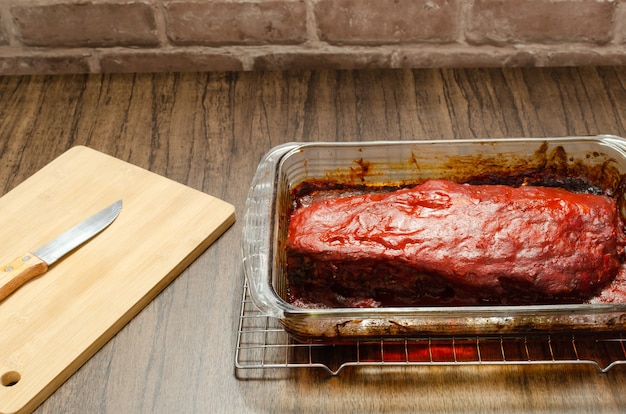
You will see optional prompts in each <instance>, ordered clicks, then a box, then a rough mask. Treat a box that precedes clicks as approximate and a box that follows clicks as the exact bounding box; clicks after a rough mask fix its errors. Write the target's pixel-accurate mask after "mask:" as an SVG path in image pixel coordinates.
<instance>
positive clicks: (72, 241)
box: [0, 200, 122, 302]
mask: <svg viewBox="0 0 626 414" xmlns="http://www.w3.org/2000/svg"><path fill="white" fill-rule="evenodd" d="M121 210H122V200H118V201H116V202H115V203H113V204H111V205H110V206H108V207H106V208H104V209H103V210H101V211H99V212H97V213H96V214H94V215H93V216H91V217H89V218H87V219H86V220H84V221H82V222H80V223H78V224H77V225H75V226H74V227H72V228H71V229H69V230H67V231H66V232H64V233H62V234H60V235H59V236H57V237H56V238H55V239H53V240H51V241H50V242H48V243H46V244H44V245H43V246H41V247H39V248H38V249H36V250H33V251H32V252H26V253H25V254H23V255H21V256H19V257H17V258H16V259H15V260H13V261H12V262H11V263H9V264H7V265H4V266H2V267H0V271H1V272H0V302H1V301H2V300H4V299H5V298H6V297H7V296H9V295H10V294H12V293H13V292H15V291H16V290H17V289H19V288H20V287H21V286H23V285H24V284H25V283H26V282H28V281H30V280H31V279H33V278H35V277H37V276H40V275H42V274H44V273H45V272H46V271H48V268H49V267H50V266H52V264H53V263H55V262H56V261H57V260H59V259H60V258H62V257H63V256H65V255H66V254H68V253H69V252H71V251H72V250H74V249H75V248H77V247H79V246H80V245H82V244H83V243H85V242H87V241H88V240H89V239H91V238H92V237H94V236H95V235H97V234H98V233H100V232H101V231H102V230H104V229H106V228H107V227H108V226H109V225H110V224H111V223H113V222H114V221H115V219H116V218H117V216H118V215H119V214H120V211H121Z"/></svg>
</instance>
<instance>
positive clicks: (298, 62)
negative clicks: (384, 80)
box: [253, 51, 391, 70]
mask: <svg viewBox="0 0 626 414" xmlns="http://www.w3.org/2000/svg"><path fill="white" fill-rule="evenodd" d="M390 67H391V53H390V52H388V53H381V52H372V51H370V52H364V51H345V52H320V51H300V52H285V53H269V54H267V55H263V56H258V57H257V58H255V60H254V67H253V69H254V70H317V69H340V70H353V69H385V68H390Z"/></svg>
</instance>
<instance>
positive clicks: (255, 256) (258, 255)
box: [241, 143, 298, 317]
mask: <svg viewBox="0 0 626 414" xmlns="http://www.w3.org/2000/svg"><path fill="white" fill-rule="evenodd" d="M297 146H298V144H296V143H287V144H283V145H280V146H277V147H275V148H273V149H272V150H271V151H270V152H268V153H267V154H265V156H264V158H263V159H262V160H261V162H260V163H259V166H258V168H257V171H256V173H255V175H254V177H253V179H252V183H251V185H250V189H249V190H248V197H247V199H246V206H245V211H246V213H245V215H244V222H243V232H242V240H241V250H242V256H243V269H244V275H245V277H246V280H247V282H248V288H249V289H250V290H251V292H253V293H254V294H253V295H251V296H252V298H253V300H254V304H255V305H256V306H257V307H258V308H259V310H261V311H262V312H263V313H265V314H266V315H268V316H274V317H281V316H282V315H283V311H282V309H281V308H280V307H279V306H277V303H276V302H275V299H274V296H273V295H272V294H270V292H272V287H271V278H272V270H271V269H272V263H271V257H270V248H271V243H272V228H271V227H272V226H271V223H272V214H273V212H272V205H273V203H274V198H275V191H276V174H277V166H278V163H279V160H280V158H282V157H283V156H284V155H285V154H286V153H287V152H289V151H290V150H291V149H293V148H295V147H297Z"/></svg>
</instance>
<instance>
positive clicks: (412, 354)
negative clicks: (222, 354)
mask: <svg viewBox="0 0 626 414" xmlns="http://www.w3.org/2000/svg"><path fill="white" fill-rule="evenodd" d="M625 342H626V335H624V334H612V335H609V336H607V335H600V336H599V335H594V336H586V335H551V334H546V335H540V336H467V337H443V338H436V337H431V338H421V337H420V338H411V337H407V338H403V339H384V338H383V339H379V340H366V341H363V340H359V341H353V342H345V343H341V344H324V343H317V342H312V341H311V342H301V341H296V340H294V339H293V338H291V337H290V335H289V334H287V333H286V332H285V330H284V329H283V327H282V325H281V324H280V322H279V321H278V320H277V319H275V318H271V317H267V316H265V315H263V314H262V313H261V312H260V311H259V310H258V309H257V308H256V306H255V305H254V303H253V302H252V301H251V299H250V296H249V293H248V286H247V284H246V283H244V289H243V297H242V301H241V313H240V319H239V329H238V333H237V348H236V352H235V368H236V369H237V375H238V377H240V378H242V379H243V378H244V377H246V375H242V373H243V371H244V370H256V371H259V370H270V369H276V368H318V369H322V370H325V371H326V372H327V373H329V374H330V375H338V374H339V373H340V372H341V371H342V370H343V369H344V368H347V367H368V366H382V367H385V366H387V367H394V366H396V367H397V366H455V365H457V366H462V365H529V364H585V365H591V366H593V367H595V368H596V369H597V371H598V372H600V373H605V372H607V371H609V370H610V369H611V368H613V367H615V366H617V365H623V364H626V344H625ZM246 372H249V371H246Z"/></svg>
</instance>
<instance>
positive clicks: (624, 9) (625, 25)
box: [615, 1, 626, 43]
mask: <svg viewBox="0 0 626 414" xmlns="http://www.w3.org/2000/svg"><path fill="white" fill-rule="evenodd" d="M615 32H616V33H615V37H616V40H617V42H618V43H626V1H622V2H620V4H619V6H618V8H617V12H616V13H615Z"/></svg>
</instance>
